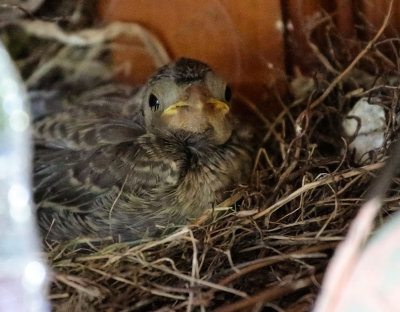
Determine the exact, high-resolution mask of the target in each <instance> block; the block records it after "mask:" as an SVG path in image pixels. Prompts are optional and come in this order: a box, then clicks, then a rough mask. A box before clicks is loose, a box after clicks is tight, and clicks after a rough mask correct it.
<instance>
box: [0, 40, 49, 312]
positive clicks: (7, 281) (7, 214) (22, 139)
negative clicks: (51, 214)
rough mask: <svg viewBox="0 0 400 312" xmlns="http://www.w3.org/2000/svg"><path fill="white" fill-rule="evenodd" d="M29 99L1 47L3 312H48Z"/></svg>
mask: <svg viewBox="0 0 400 312" xmlns="http://www.w3.org/2000/svg"><path fill="white" fill-rule="evenodd" d="M26 101H27V97H26V93H25V90H24V87H23V85H22V82H21V81H20V79H19V77H18V74H17V72H16V71H15V69H14V68H13V66H12V61H11V59H10V57H9V55H8V54H7V52H6V50H5V48H4V47H3V45H2V44H1V43H0V214H1V218H0V224H1V227H0V311H48V310H49V309H48V305H47V303H46V301H45V299H44V286H45V280H46V268H45V266H44V265H43V263H42V261H41V260H40V259H39V257H38V251H39V245H38V241H37V238H36V231H35V226H34V219H35V218H34V214H33V213H32V210H31V185H30V172H31V166H30V164H31V161H30V160H31V143H30V127H29V119H30V118H29V112H28V111H27V105H26Z"/></svg>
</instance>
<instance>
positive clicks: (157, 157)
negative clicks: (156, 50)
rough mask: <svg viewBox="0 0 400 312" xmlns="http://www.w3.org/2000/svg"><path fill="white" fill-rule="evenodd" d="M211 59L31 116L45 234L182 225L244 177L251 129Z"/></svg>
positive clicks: (146, 232)
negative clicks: (240, 119)
mask: <svg viewBox="0 0 400 312" xmlns="http://www.w3.org/2000/svg"><path fill="white" fill-rule="evenodd" d="M230 98H231V90H230V88H229V86H228V85H227V84H226V83H225V81H224V80H222V79H221V78H220V77H218V76H217V75H216V74H215V73H214V72H213V71H212V70H211V68H210V67H209V66H208V65H206V64H204V63H202V62H200V61H197V60H193V59H187V58H181V59H179V60H178V61H176V62H175V63H172V64H169V65H166V66H163V67H161V68H160V69H159V70H158V71H157V72H156V73H155V74H154V75H153V76H152V77H151V78H150V79H149V81H148V82H147V83H146V84H145V85H144V86H143V87H142V88H141V89H138V90H136V91H135V92H134V91H132V89H128V88H113V87H110V86H103V87H102V89H99V88H96V89H94V90H86V91H85V92H83V93H82V94H81V95H80V96H79V97H77V98H76V99H74V101H73V102H72V103H71V104H70V105H68V106H67V107H66V108H65V109H64V110H63V111H57V112H53V113H51V114H48V115H46V116H44V117H42V118H41V119H39V120H37V121H35V123H34V137H35V159H34V190H35V202H36V205H37V209H38V210H37V213H38V222H39V225H40V228H41V231H42V233H43V236H44V237H46V238H47V239H54V240H66V239H72V238H77V237H92V238H103V237H109V236H111V237H113V238H114V239H115V240H123V241H126V240H138V239H141V238H143V237H147V236H159V235H161V234H162V233H163V232H165V231H166V230H167V229H170V228H171V227H175V226H179V225H183V224H186V223H187V222H188V220H190V219H192V218H196V217H199V216H201V215H202V214H203V213H204V212H205V210H206V209H207V208H211V207H212V206H213V205H214V204H216V203H218V202H219V201H221V200H223V199H224V197H226V196H227V193H226V191H227V190H229V189H230V188H232V186H234V185H235V184H237V183H240V182H241V181H246V178H247V176H248V173H249V168H250V166H251V149H250V147H249V146H250V144H249V143H248V139H249V131H248V130H247V129H241V128H240V127H238V126H237V122H236V121H235V119H234V118H233V117H232V115H231V111H230V104H229V102H230Z"/></svg>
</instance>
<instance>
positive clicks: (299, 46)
mask: <svg viewBox="0 0 400 312" xmlns="http://www.w3.org/2000/svg"><path fill="white" fill-rule="evenodd" d="M388 2H389V1H388V0H336V1H326V0H250V1H242V0H201V1H200V0H199V1H189V0H100V1H99V3H100V5H99V12H100V16H101V17H102V19H104V20H105V21H115V20H118V21H125V22H137V23H139V24H141V25H143V26H145V27H146V28H147V29H149V30H150V31H151V32H152V33H154V34H155V35H156V36H157V37H158V38H159V39H160V40H161V42H162V43H163V44H164V45H165V47H166V48H167V51H168V52H169V54H170V56H171V57H172V58H177V57H180V56H187V57H193V58H197V59H200V60H203V61H205V62H207V63H209V64H210V65H211V66H212V67H213V68H215V69H216V71H217V72H218V73H220V74H221V75H222V76H223V77H225V78H226V79H227V80H228V81H229V82H230V83H231V84H232V85H233V86H234V87H235V88H236V89H238V90H240V91H241V92H242V93H244V94H245V95H247V96H248V97H249V98H250V99H252V100H256V101H257V103H264V102H268V101H267V100H268V99H269V98H271V94H273V93H274V92H280V93H283V92H285V87H284V81H285V79H286V78H285V77H286V76H285V74H286V73H289V74H293V72H294V67H297V68H299V69H300V71H301V72H307V71H308V70H310V68H311V69H312V68H313V64H314V62H315V58H314V56H313V53H312V52H311V49H310V47H309V46H308V43H307V40H306V35H305V27H306V26H307V24H309V22H310V20H312V19H313V18H315V17H316V16H318V14H320V15H321V14H324V13H329V14H331V16H332V17H333V20H334V22H335V23H336V25H337V27H338V29H339V31H340V33H341V35H343V36H344V37H348V38H351V37H354V36H356V35H357V36H360V32H356V29H355V25H356V22H357V20H358V19H360V18H365V19H367V20H369V21H370V22H371V33H374V31H375V30H376V29H377V28H378V27H379V25H380V23H381V22H382V20H383V17H384V16H385V13H386V9H387V7H388ZM395 13H396V14H395V16H394V17H393V18H392V23H391V28H390V30H389V32H391V33H392V34H397V29H398V27H400V2H398V1H395ZM284 25H287V26H288V27H286V28H285V27H284ZM321 35H323V34H321ZM369 35H370V34H368V33H361V36H363V37H364V38H361V39H367V37H368V36H369ZM124 43H125V46H124V48H123V49H116V50H115V51H114V53H113V58H114V61H115V63H116V64H117V65H121V64H123V63H126V62H130V64H131V66H130V67H127V68H128V70H126V71H125V72H124V74H123V77H122V78H123V79H125V80H128V81H131V82H133V83H141V82H143V81H145V80H146V78H147V77H148V76H149V75H150V74H151V73H152V72H153V71H154V69H155V66H154V64H153V62H152V60H151V59H150V57H149V56H148V55H147V54H146V51H145V50H144V49H140V48H138V47H137V44H138V42H133V41H131V42H129V43H128V44H127V42H126V41H125V42H124ZM261 106H264V107H262V108H264V110H265V109H268V108H270V107H268V105H261Z"/></svg>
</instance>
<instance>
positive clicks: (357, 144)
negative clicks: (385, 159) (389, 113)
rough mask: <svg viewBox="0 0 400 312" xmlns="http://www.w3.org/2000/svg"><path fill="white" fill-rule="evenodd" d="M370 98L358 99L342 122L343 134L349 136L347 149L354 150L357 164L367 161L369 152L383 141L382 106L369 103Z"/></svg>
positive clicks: (383, 118) (384, 118)
mask: <svg viewBox="0 0 400 312" xmlns="http://www.w3.org/2000/svg"><path fill="white" fill-rule="evenodd" d="M371 100H374V99H371ZM371 100H369V99H368V98H365V97H363V98H361V99H360V100H358V101H357V103H356V104H355V105H354V107H353V108H352V109H351V111H350V112H349V113H348V114H347V116H346V117H345V119H344V120H343V122H342V126H343V129H344V132H345V134H346V135H347V136H348V137H349V138H351V139H350V144H349V149H350V150H351V151H354V153H355V159H354V160H355V162H356V163H359V164H360V163H364V162H365V161H367V159H368V158H369V155H368V153H369V152H371V151H374V150H378V149H380V148H382V147H383V144H384V143H385V128H386V124H387V121H386V117H385V111H384V109H383V107H382V106H380V105H377V104H371V103H370V102H371ZM375 100H376V101H379V100H377V99H375Z"/></svg>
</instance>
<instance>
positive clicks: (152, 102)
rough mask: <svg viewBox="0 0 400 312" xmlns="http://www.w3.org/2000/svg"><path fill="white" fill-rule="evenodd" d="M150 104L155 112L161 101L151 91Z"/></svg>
mask: <svg viewBox="0 0 400 312" xmlns="http://www.w3.org/2000/svg"><path fill="white" fill-rule="evenodd" d="M149 106H150V109H151V110H152V111H153V112H155V111H156V110H157V109H158V108H159V107H160V101H159V100H158V99H157V97H156V96H155V95H154V94H153V93H151V94H150V97H149Z"/></svg>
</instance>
